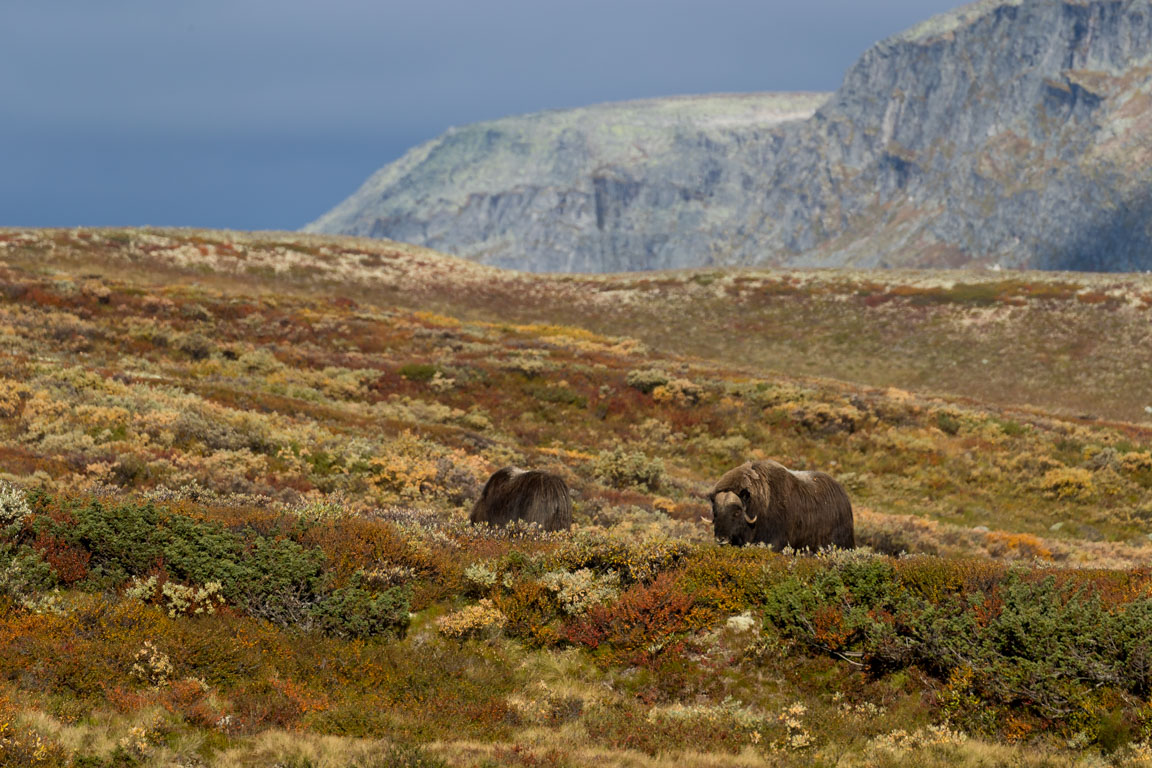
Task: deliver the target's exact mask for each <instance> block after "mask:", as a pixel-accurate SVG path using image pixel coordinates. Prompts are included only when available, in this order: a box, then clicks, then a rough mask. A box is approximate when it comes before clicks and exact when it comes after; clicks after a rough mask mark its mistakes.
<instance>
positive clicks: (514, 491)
mask: <svg viewBox="0 0 1152 768" xmlns="http://www.w3.org/2000/svg"><path fill="white" fill-rule="evenodd" d="M468 519H469V520H471V521H472V523H473V524H475V523H488V524H489V525H507V524H508V523H510V522H512V521H513V520H523V521H524V522H526V523H536V524H537V525H539V526H540V527H541V528H543V529H544V530H546V531H562V530H567V529H568V528H569V527H570V526H571V525H572V498H571V496H569V495H568V485H567V484H566V483H565V482H564V478H562V477H560V476H558V475H553V474H551V473H549V472H542V471H540V470H535V469H534V470H531V471H528V472H525V471H524V470H522V469H517V468H516V467H504V468H503V469H499V470H497V471H496V472H495V473H493V475H492V477H490V478H488V482H487V483H485V484H484V490H483V491H481V492H480V498H479V499H477V500H476V504H475V506H473V507H472V514H470V515H469V516H468Z"/></svg>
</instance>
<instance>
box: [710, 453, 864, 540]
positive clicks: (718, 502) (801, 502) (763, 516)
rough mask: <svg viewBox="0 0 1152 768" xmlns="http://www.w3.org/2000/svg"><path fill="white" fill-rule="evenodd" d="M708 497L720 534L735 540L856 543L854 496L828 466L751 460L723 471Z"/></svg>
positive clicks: (713, 525) (717, 536)
mask: <svg viewBox="0 0 1152 768" xmlns="http://www.w3.org/2000/svg"><path fill="white" fill-rule="evenodd" d="M708 499H709V501H711V502H712V529H713V531H714V532H715V533H716V538H718V539H722V540H724V541H727V542H729V543H731V544H734V545H736V546H740V545H743V544H756V543H764V544H767V545H768V546H770V547H773V548H774V549H783V548H784V547H792V548H793V549H810V550H815V549H820V548H821V547H827V546H835V547H843V548H851V547H854V546H856V537H855V535H854V534H853V531H852V502H850V501H849V500H848V494H847V493H845V492H844V488H843V487H841V485H840V484H839V483H837V482H836V481H835V480H833V479H832V478H831V477H829V476H828V475H826V474H824V473H823V472H793V471H792V470H790V469H788V468H787V467H785V466H784V465H782V464H778V463H777V462H775V461H750V462H748V463H747V464H741V465H740V466H738V467H736V468H735V469H733V470H730V471H729V472H727V473H726V474H725V475H724V476H723V477H721V478H720V480H719V481H718V482H717V483H716V487H715V488H713V489H712V493H710V494H709V495H708Z"/></svg>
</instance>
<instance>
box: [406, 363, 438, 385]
mask: <svg viewBox="0 0 1152 768" xmlns="http://www.w3.org/2000/svg"><path fill="white" fill-rule="evenodd" d="M400 375H401V376H403V377H404V378H406V379H408V380H409V381H431V380H432V377H433V376H435V375H436V366H434V365H429V364H428V363H408V364H407V365H402V366H400Z"/></svg>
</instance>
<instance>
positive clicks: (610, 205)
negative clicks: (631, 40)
mask: <svg viewBox="0 0 1152 768" xmlns="http://www.w3.org/2000/svg"><path fill="white" fill-rule="evenodd" d="M1150 54H1152V3H1150V2H1149V0H1125V1H1122V2H1121V1H1117V0H1087V1H1081V0H1077V1H1076V2H1071V1H1066V0H983V1H982V2H979V3H974V4H972V5H969V6H965V7H964V8H961V9H959V10H957V11H955V12H953V13H950V14H945V15H943V16H939V17H936V18H933V19H931V20H929V21H927V22H925V23H923V24H921V25H918V26H917V27H915V28H913V29H911V30H909V31H907V32H905V33H903V34H900V35H897V36H895V37H892V38H889V39H888V40H885V41H883V42H880V43H878V44H877V45H875V46H873V47H872V48H871V49H870V50H868V51H867V52H866V53H865V54H864V55H863V56H862V57H861V58H860V60H859V61H858V62H857V63H856V64H855V65H854V66H853V67H852V68H851V69H850V70H849V71H848V73H847V75H846V77H845V80H844V83H843V85H842V86H841V88H840V89H839V90H838V91H836V92H835V93H834V94H832V95H831V96H823V95H819V94H796V95H781V94H762V95H746V96H717V97H685V98H680V99H664V100H654V101H649V102H630V103H625V104H618V105H612V104H609V105H601V106H597V107H589V108H585V109H578V110H568V111H557V112H546V113H540V114H537V115H527V116H523V117H515V118H505V119H503V120H497V121H493V122H489V123H480V124H477V125H473V126H468V127H465V128H459V129H452V130H450V131H448V132H447V133H446V134H445V135H443V136H441V137H440V138H438V139H436V140H434V141H432V142H429V143H427V144H425V145H422V146H420V147H418V148H416V149H414V150H412V151H411V152H409V153H408V154H407V155H405V156H404V157H403V158H401V159H400V160H399V161H397V162H396V163H393V164H392V165H389V166H387V167H385V168H384V169H382V170H381V171H379V172H378V173H376V174H375V175H373V176H372V177H371V178H370V179H369V180H368V181H367V182H366V183H365V184H364V186H363V187H362V188H361V189H360V190H359V191H357V192H356V193H355V194H354V195H353V196H352V197H350V198H349V199H348V200H346V201H345V202H343V203H342V204H340V205H339V206H337V207H336V208H335V209H334V210H332V211H331V212H329V213H328V214H326V215H324V216H322V217H321V218H319V219H318V220H317V221H315V222H313V223H312V224H310V225H309V226H308V227H307V228H306V229H307V230H308V231H312V232H328V233H345V234H355V235H364V236H371V237H387V238H391V239H397V240H402V241H405V242H411V243H416V244H421V245H427V246H429V247H433V248H437V249H439V250H443V251H446V252H450V253H454V254H456V255H459V256H463V257H466V258H470V259H475V260H477V261H481V262H484V263H488V264H495V265H499V266H507V267H515V268H521V269H529V270H535V271H588V272H596V271H618V270H639V269H659V268H669V267H680V266H692V265H714V264H715V265H724V264H742V265H749V264H770V265H790V266H845V265H852V266H859V267H884V266H916V267H942V266H948V267H956V266H962V265H967V264H985V265H986V264H994V263H999V264H1001V265H1003V266H1014V267H1030V268H1041V269H1077V270H1098V271H1131V270H1142V269H1148V268H1150V267H1152V230H1150V229H1149V222H1150V221H1152V215H1149V214H1152V201H1150V199H1149V195H1148V192H1147V190H1148V189H1149V185H1150V184H1152V170H1149V169H1150V167H1152V166H1150V165H1149V163H1148V159H1149V157H1150V155H1152V139H1149V137H1150V136H1152V133H1150V131H1149V128H1150V127H1152V57H1150Z"/></svg>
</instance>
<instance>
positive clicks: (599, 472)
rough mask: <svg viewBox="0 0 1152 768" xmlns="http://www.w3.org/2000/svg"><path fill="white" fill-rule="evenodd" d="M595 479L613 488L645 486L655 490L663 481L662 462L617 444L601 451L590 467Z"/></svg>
mask: <svg viewBox="0 0 1152 768" xmlns="http://www.w3.org/2000/svg"><path fill="white" fill-rule="evenodd" d="M592 473H593V474H594V475H595V476H596V479H598V480H600V481H601V482H603V483H605V484H606V485H610V486H612V487H613V488H645V489H647V490H649V491H655V490H658V489H659V488H660V485H661V484H662V483H663V482H664V462H663V460H661V459H650V458H648V457H647V456H646V455H644V454H643V453H641V452H640V451H632V452H631V453H629V452H627V451H625V450H624V448H623V447H620V446H617V447H616V448H613V449H612V450H610V451H601V452H600V455H599V456H597V457H596V461H595V463H594V464H593V467H592Z"/></svg>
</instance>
